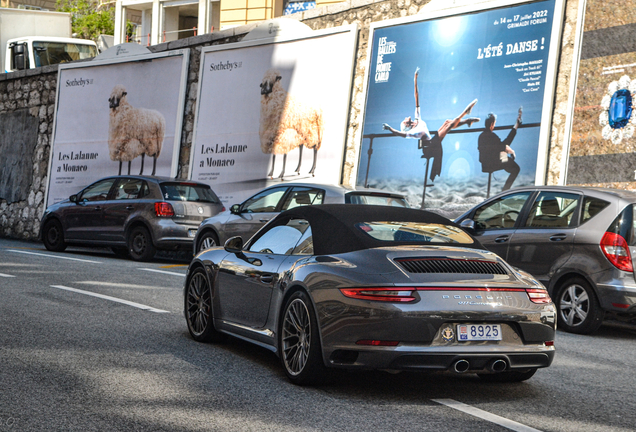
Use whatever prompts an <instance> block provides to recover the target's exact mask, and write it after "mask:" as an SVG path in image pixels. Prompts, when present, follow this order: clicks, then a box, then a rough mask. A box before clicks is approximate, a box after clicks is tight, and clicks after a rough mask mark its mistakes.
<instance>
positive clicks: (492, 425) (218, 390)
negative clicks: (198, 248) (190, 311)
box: [0, 239, 636, 432]
mask: <svg viewBox="0 0 636 432" xmlns="http://www.w3.org/2000/svg"><path fill="white" fill-rule="evenodd" d="M169 258H171V257H168V258H167V259H158V260H155V261H153V262H151V263H137V262H133V261H129V260H125V259H119V258H116V257H115V255H113V254H112V253H110V252H109V251H107V250H104V249H101V250H100V249H81V248H69V249H68V250H67V251H66V252H64V253H52V252H48V251H46V250H45V249H44V247H43V246H42V245H41V244H38V243H28V242H20V241H15V240H7V239H0V432H3V431H49V430H50V431H338V432H339V431H376V430H377V431H459V432H462V431H509V430H515V431H528V432H530V431H536V430H540V431H572V432H580V431H602V432H610V431H633V430H636V412H635V410H636V391H635V390H634V388H636V374H635V373H634V370H636V330H634V329H631V328H622V327H616V326H608V325H605V326H603V327H601V329H600V331H599V332H597V333H596V334H594V335H592V336H577V335H572V334H568V333H564V332H559V333H558V335H557V336H558V337H557V340H556V346H557V356H556V359H555V362H554V363H553V365H552V366H551V367H550V368H547V369H542V370H539V371H538V372H537V374H536V375H535V376H534V377H533V378H532V379H530V380H529V381H526V382H524V383H518V384H489V383H484V382H481V381H480V380H479V379H478V378H477V377H476V376H474V375H454V374H450V373H443V374H412V373H401V374H397V375H391V374H389V373H386V372H380V371H378V372H356V373H342V374H339V375H338V380H337V381H336V382H335V383H334V384H331V385H329V386H324V387H318V388H305V387H297V386H294V385H292V384H290V383H289V382H288V381H287V380H286V378H285V376H284V374H283V371H282V369H281V366H280V364H279V361H278V358H277V357H276V356H275V355H274V354H273V353H271V352H269V351H267V350H264V349H262V348H258V347H256V346H252V345H250V344H248V343H246V342H242V341H239V340H236V339H230V340H229V341H228V342H225V343H222V344H201V343H197V342H195V341H193V340H192V339H191V338H190V337H189V335H188V331H187V328H186V324H185V320H184V318H183V314H182V301H183V299H182V286H183V282H184V274H185V271H186V266H187V263H186V262H184V261H183V260H181V261H180V260H178V259H174V258H172V259H169ZM91 294H97V295H99V296H98V297H96V296H94V295H91ZM121 301H124V302H125V303H122V302H121Z"/></svg>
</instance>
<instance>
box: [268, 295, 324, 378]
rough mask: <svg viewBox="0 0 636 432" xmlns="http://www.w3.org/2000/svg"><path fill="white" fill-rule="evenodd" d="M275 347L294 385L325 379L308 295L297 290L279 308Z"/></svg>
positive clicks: (313, 313) (313, 314)
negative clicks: (280, 310) (280, 318)
mask: <svg viewBox="0 0 636 432" xmlns="http://www.w3.org/2000/svg"><path fill="white" fill-rule="evenodd" d="M278 333H279V336H278V337H279V341H278V346H279V349H280V359H281V362H282V364H283V368H284V369H285V374H286V375H287V378H289V380H290V381H291V382H293V383H294V384H298V385H308V384H320V383H322V382H324V381H325V379H326V378H327V368H326V367H325V364H324V362H323V360H322V347H321V345H320V336H319V334H318V321H317V319H316V314H315V312H314V309H313V306H312V304H311V301H310V300H309V296H308V295H307V294H306V293H305V292H304V291H297V292H295V293H294V294H292V296H291V297H290V298H289V299H288V300H287V302H286V303H285V307H284V309H283V315H282V322H281V325H280V331H279V332H278Z"/></svg>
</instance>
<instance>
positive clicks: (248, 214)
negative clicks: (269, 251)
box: [193, 183, 409, 255]
mask: <svg viewBox="0 0 636 432" xmlns="http://www.w3.org/2000/svg"><path fill="white" fill-rule="evenodd" d="M318 204H371V205H388V206H393V207H409V205H408V203H407V202H406V198H405V197H404V195H402V194H399V193H396V192H387V191H384V190H377V189H369V188H355V187H347V186H339V185H326V184H316V183H284V184H278V185H276V186H270V187H268V188H265V189H263V190H262V191H260V192H258V193H257V194H255V195H253V196H252V197H250V198H248V199H246V200H245V201H244V202H243V203H241V204H234V205H233V206H231V207H230V210H228V211H225V212H222V213H219V214H218V215H216V216H213V217H211V218H209V219H206V220H204V221H203V222H202V223H201V226H200V227H199V231H198V232H197V236H196V239H195V241H194V244H193V246H194V250H193V252H194V254H195V255H196V254H197V253H198V252H200V251H202V250H205V249H208V248H211V247H213V246H218V245H222V244H223V243H225V241H226V240H227V239H228V238H230V237H233V236H241V237H242V238H243V239H244V240H247V239H249V238H250V237H252V236H253V235H254V233H256V231H258V230H259V229H260V228H261V227H262V226H263V225H265V224H266V223H267V222H268V221H269V220H270V219H272V218H273V217H274V216H276V215H277V214H278V213H280V212H282V211H285V210H289V209H292V208H294V207H298V206H305V205H318Z"/></svg>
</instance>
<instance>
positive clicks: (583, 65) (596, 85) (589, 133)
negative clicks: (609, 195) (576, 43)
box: [566, 0, 636, 189]
mask: <svg viewBox="0 0 636 432" xmlns="http://www.w3.org/2000/svg"><path fill="white" fill-rule="evenodd" d="M635 6H636V3H635V2H634V1H633V0H632V1H627V2H619V3H607V2H606V1H601V0H587V2H586V8H585V19H584V20H580V21H584V22H585V27H584V28H583V29H582V30H583V38H582V43H581V54H580V60H579V61H580V62H579V71H578V79H577V87H576V102H575V104H574V114H573V116H572V139H571V141H570V149H569V158H568V169H567V181H566V183H567V184H571V185H574V184H578V185H593V186H604V187H615V188H620V189H634V182H636V155H635V154H634V150H636V134H635V133H634V129H635V128H636V111H634V109H633V107H634V101H635V100H636V99H635V98H636V38H634V32H635V31H636V7H635Z"/></svg>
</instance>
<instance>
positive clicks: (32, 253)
mask: <svg viewBox="0 0 636 432" xmlns="http://www.w3.org/2000/svg"><path fill="white" fill-rule="evenodd" d="M7 252H16V253H21V254H27V255H37V256H43V257H49V258H59V259H65V260H71V261H80V262H87V263H92V264H101V262H99V261H91V260H85V259H80V258H71V257H65V256H60V255H52V254H43V253H37V252H27V251H21V250H15V249H7Z"/></svg>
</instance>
